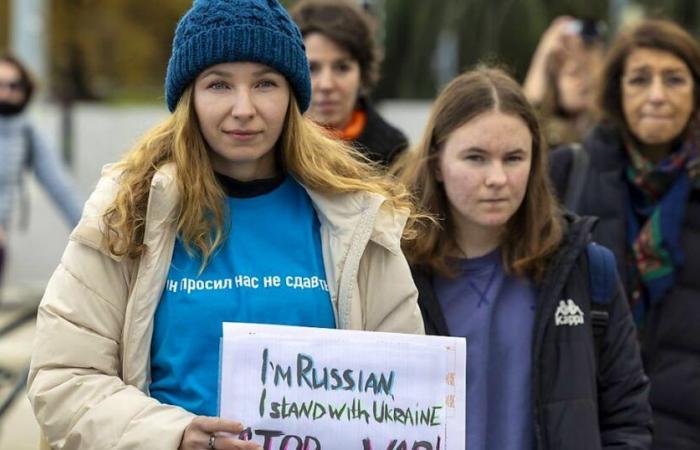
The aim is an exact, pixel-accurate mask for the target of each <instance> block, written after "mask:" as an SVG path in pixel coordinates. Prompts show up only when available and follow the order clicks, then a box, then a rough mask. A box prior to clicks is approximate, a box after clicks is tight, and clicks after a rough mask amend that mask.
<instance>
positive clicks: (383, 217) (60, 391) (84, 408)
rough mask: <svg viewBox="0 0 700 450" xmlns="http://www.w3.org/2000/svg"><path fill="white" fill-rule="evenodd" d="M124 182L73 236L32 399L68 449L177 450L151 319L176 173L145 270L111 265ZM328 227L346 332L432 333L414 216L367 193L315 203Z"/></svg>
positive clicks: (48, 314)
mask: <svg viewBox="0 0 700 450" xmlns="http://www.w3.org/2000/svg"><path fill="white" fill-rule="evenodd" d="M117 179H118V173H116V172H115V170H112V169H110V168H109V167H107V168H106V169H105V171H104V172H103V177H102V179H101V180H100V182H99V183H98V185H97V188H96V189H95V192H94V193H93V194H92V196H91V197H90V199H89V200H88V202H87V203H86V206H85V209H84V211H83V216H82V219H81V222H80V224H79V225H78V226H77V227H76V229H75V230H74V231H73V233H72V234H71V236H70V240H69V242H68V246H67V248H66V250H65V253H64V254H63V257H62V259H61V263H60V265H59V266H58V268H57V269H56V271H55V273H54V274H53V276H52V277H51V280H50V281H49V284H48V287H47V289H46V293H45V294H44V298H43V300H42V302H41V306H40V308H39V314H38V320H37V334H36V340H35V346H34V354H33V356H32V366H31V372H30V374H29V399H30V401H31V403H32V406H33V408H34V412H35V414H36V417H37V420H38V422H39V424H40V425H41V429H42V431H43V432H44V434H45V435H46V438H47V440H48V442H49V444H50V445H51V446H52V447H53V448H59V449H136V448H139V449H146V448H147V449H153V450H155V449H168V450H173V449H177V448H178V446H179V443H180V440H181V437H182V433H183V431H184V429H185V427H186V426H187V425H188V424H189V422H190V421H191V420H192V418H193V415H192V414H191V413H189V412H187V411H185V410H183V409H181V408H179V407H175V406H170V405H164V404H161V403H159V402H158V401H156V400H154V399H152V398H150V397H149V396H148V385H149V360H150V355H149V350H150V345H151V335H152V331H153V316H154V313H155V310H156V306H157V305H158V301H159V299H160V296H161V293H162V291H163V288H164V284H165V280H166V277H167V273H168V269H169V265H170V260H171V257H172V251H173V246H174V242H175V237H176V215H177V210H178V208H177V205H178V201H179V194H178V189H177V183H176V179H175V170H174V166H173V165H168V166H164V167H163V168H162V169H161V170H159V171H158V172H157V173H156V174H155V176H154V177H153V180H152V183H151V191H150V198H149V203H148V211H147V219H146V228H145V236H144V243H145V244H146V247H147V251H146V252H145V253H144V255H143V256H142V257H141V259H140V261H138V262H136V261H133V260H129V259H126V258H118V257H114V256H113V255H110V253H109V252H108V251H107V250H106V248H105V247H104V244H103V240H102V236H103V235H102V225H101V214H102V213H103V211H104V210H105V208H106V206H107V205H108V204H109V203H110V202H111V201H112V200H113V199H114V196H115V194H116V191H117V188H118V181H117ZM308 193H309V196H310V197H311V199H312V201H313V204H314V206H315V208H316V211H317V214H318V217H319V221H320V223H321V241H322V247H323V258H324V265H325V269H326V277H327V282H328V287H329V290H330V292H331V298H332V301H333V306H334V310H335V313H336V319H337V324H338V327H339V328H344V329H355V330H377V331H391V332H402V333H423V323H422V320H421V315H420V311H419V309H418V306H417V303H416V299H417V292H416V289H415V285H414V284H413V280H412V278H411V273H410V270H409V268H408V264H407V263H406V260H405V258H404V256H403V254H402V253H401V248H400V236H401V233H402V230H403V227H404V225H405V221H406V215H405V214H404V213H403V212H401V211H393V210H391V209H390V208H386V207H383V206H382V204H383V198H382V197H380V196H377V195H371V194H366V193H356V194H342V195H333V196H328V195H323V194H319V193H317V192H313V191H310V190H309V191H308Z"/></svg>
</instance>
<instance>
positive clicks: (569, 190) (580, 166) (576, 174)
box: [564, 143, 591, 212]
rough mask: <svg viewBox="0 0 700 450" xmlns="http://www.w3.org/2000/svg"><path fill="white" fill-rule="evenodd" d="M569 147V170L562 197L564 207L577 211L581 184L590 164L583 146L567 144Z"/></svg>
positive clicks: (581, 189)
mask: <svg viewBox="0 0 700 450" xmlns="http://www.w3.org/2000/svg"><path fill="white" fill-rule="evenodd" d="M569 148H570V149H571V158H572V160H571V171H570V172H569V179H568V181H567V184H566V195H565V197H564V207H566V209H568V210H569V211H572V212H578V207H579V202H580V201H581V194H582V193H583V185H584V184H585V182H586V173H587V172H588V166H589V165H590V159H591V158H590V156H589V155H588V152H587V151H586V149H585V148H583V146H582V145H581V144H579V143H573V144H571V145H570V146H569Z"/></svg>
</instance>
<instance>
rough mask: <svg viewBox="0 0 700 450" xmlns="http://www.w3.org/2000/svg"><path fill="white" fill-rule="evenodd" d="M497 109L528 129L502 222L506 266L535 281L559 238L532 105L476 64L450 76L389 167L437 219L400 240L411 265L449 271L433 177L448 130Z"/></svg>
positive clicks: (441, 194) (505, 79)
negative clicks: (526, 166) (518, 197)
mask: <svg viewBox="0 0 700 450" xmlns="http://www.w3.org/2000/svg"><path fill="white" fill-rule="evenodd" d="M489 111H500V112H502V113H504V114H509V115H513V116H516V117H519V118H521V119H522V120H523V121H524V122H525V124H527V127H528V129H529V130H530V134H531V135H532V166H531V168H530V176H529V178H528V184H527V191H526V194H525V198H524V199H523V203H522V204H521V205H520V208H519V209H518V210H517V211H516V213H515V214H514V215H513V216H512V217H511V218H510V220H509V221H508V223H507V224H506V227H505V231H504V234H503V237H502V240H501V250H502V254H503V259H504V266H505V268H506V270H508V271H510V272H513V273H515V274H517V275H519V276H529V277H532V278H533V279H534V280H540V279H541V277H542V275H543V274H544V269H545V264H546V259H547V257H548V256H550V255H551V254H552V253H553V252H554V251H555V250H556V249H557V247H558V246H559V243H560V242H561V237H562V230H561V212H560V210H559V206H558V204H557V201H556V199H555V197H554V195H553V193H552V189H551V187H550V184H549V178H548V177H549V174H548V169H547V153H546V151H545V149H544V143H543V139H542V136H541V133H540V126H539V123H538V121H537V117H536V115H535V111H534V110H533V108H532V106H531V105H530V104H529V103H528V101H527V99H526V98H525V96H524V95H523V93H522V90H521V89H520V86H519V85H518V84H517V83H516V82H515V81H514V80H513V79H512V78H511V77H509V76H508V75H507V74H506V73H505V72H503V71H502V70H500V69H494V68H477V69H475V70H472V71H469V72H466V73H464V74H462V75H460V76H458V77H457V78H455V79H454V80H452V82H450V84H448V85H447V87H445V89H444V90H443V91H442V93H441V94H440V95H439V97H438V98H437V100H436V101H435V103H434V105H433V108H432V111H431V114H430V118H429V121H428V125H427V128H426V130H425V133H424V135H423V138H422V140H421V141H420V143H419V144H418V146H417V148H416V149H414V151H413V152H410V155H409V156H407V157H406V158H405V159H403V160H402V161H400V163H401V166H400V167H398V168H397V169H396V170H397V171H398V172H399V173H400V176H401V179H402V181H403V182H404V183H406V184H407V186H409V188H411V189H412V191H413V193H414V195H415V196H416V202H417V203H418V207H419V208H421V209H423V210H424V211H425V212H427V213H428V214H431V215H433V216H434V217H436V218H437V219H438V220H437V221H435V222H424V224H423V227H424V228H425V229H424V230H423V232H424V234H423V237H422V238H421V239H416V240H413V241H405V242H404V250H405V252H406V256H407V258H408V260H409V262H410V263H412V264H414V265H422V266H426V267H427V268H429V269H432V270H433V271H436V272H438V273H441V274H445V275H452V274H454V273H455V271H454V267H453V265H452V264H451V261H454V258H453V256H454V255H455V254H456V253H457V251H456V250H457V244H456V238H455V236H456V230H455V224H454V220H453V219H452V217H450V208H449V205H448V200H447V197H446V194H445V189H444V186H443V185H442V184H441V183H440V182H438V180H437V179H436V177H435V172H436V165H437V162H438V158H439V155H440V152H441V150H442V148H443V146H444V144H445V142H446V141H447V139H448V137H449V136H450V134H451V133H452V132H453V131H455V130H456V129H457V128H459V127H461V126H462V125H464V124H466V123H467V122H469V121H471V120H473V119H474V118H476V117H477V116H479V115H481V114H483V113H486V112H489Z"/></svg>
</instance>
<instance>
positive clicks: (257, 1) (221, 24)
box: [165, 0, 311, 112]
mask: <svg viewBox="0 0 700 450" xmlns="http://www.w3.org/2000/svg"><path fill="white" fill-rule="evenodd" d="M236 61H250V62H257V63H261V64H265V65H268V66H270V67H272V68H274V69H275V70H277V71H278V72H280V73H281V74H282V75H284V76H285V77H286V78H287V81H289V84H290V86H291V88H292V90H293V91H294V95H295V96H296V99H297V102H298V103H299V108H300V109H301V111H302V112H304V111H306V108H308V106H309V101H310V99H311V81H310V79H309V63H308V61H307V59H306V54H305V49H304V41H303V39H302V37H301V33H300V32H299V29H298V28H297V26H296V25H295V24H294V22H293V21H292V19H291V18H290V17H289V15H288V14H287V11H286V10H285V9H284V8H283V7H282V6H281V5H280V4H279V3H278V2H277V0H195V1H194V4H193V5H192V8H190V10H189V11H187V13H185V15H184V16H183V17H182V19H180V22H179V23H178V24H177V28H176V30H175V38H174V39H173V53H172V55H171V56H170V61H169V62H168V72H167V75H166V77H165V100H166V102H167V103H168V109H169V110H170V111H171V112H172V111H174V110H175V106H177V102H178V101H179V100H180V96H181V95H182V91H184V90H185V88H186V87H187V86H188V85H189V84H190V83H191V82H192V80H194V79H195V78H196V77H197V75H199V74H200V72H202V71H203V70H204V69H206V68H207V67H211V66H213V65H215V64H220V63H224V62H236Z"/></svg>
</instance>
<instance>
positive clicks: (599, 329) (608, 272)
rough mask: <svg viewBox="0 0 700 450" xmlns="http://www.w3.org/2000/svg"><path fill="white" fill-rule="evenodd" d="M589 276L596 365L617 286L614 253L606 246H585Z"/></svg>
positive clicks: (591, 244) (593, 244)
mask: <svg viewBox="0 0 700 450" xmlns="http://www.w3.org/2000/svg"><path fill="white" fill-rule="evenodd" d="M586 253H587V257H588V274H589V278H590V296H591V313H590V315H591V327H592V330H593V342H594V344H595V358H596V367H598V361H599V360H600V353H601V351H602V348H603V342H604V340H605V333H606V331H607V329H608V322H609V321H610V305H611V304H612V300H613V298H614V296H615V291H616V288H617V277H616V271H617V268H616V264H615V255H614V254H613V252H612V251H610V250H609V249H608V248H606V247H603V246H602V245H597V244H595V243H590V244H588V246H587V247H586Z"/></svg>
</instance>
